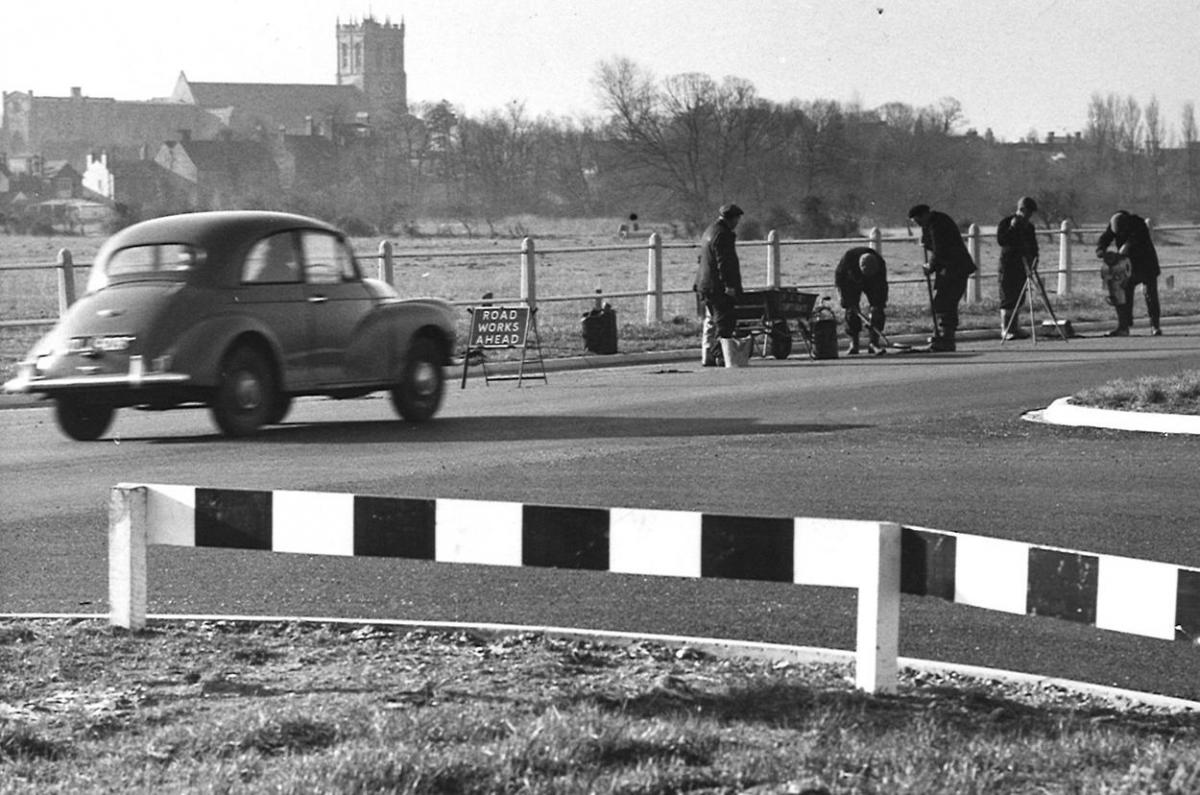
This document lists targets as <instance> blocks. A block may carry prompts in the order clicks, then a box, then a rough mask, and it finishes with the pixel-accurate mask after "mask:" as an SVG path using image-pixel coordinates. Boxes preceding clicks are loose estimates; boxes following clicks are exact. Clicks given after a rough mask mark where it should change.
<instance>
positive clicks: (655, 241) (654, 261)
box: [646, 232, 663, 323]
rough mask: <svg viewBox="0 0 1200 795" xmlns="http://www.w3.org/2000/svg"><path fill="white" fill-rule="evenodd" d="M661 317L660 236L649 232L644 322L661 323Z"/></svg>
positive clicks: (661, 269)
mask: <svg viewBox="0 0 1200 795" xmlns="http://www.w3.org/2000/svg"><path fill="white" fill-rule="evenodd" d="M662 319H663V267H662V237H661V236H660V235H659V234H658V232H651V233H650V243H649V254H648V255H647V263H646V322H647V323H661V322H662Z"/></svg>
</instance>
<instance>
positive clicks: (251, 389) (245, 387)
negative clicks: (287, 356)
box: [209, 347, 279, 436]
mask: <svg viewBox="0 0 1200 795" xmlns="http://www.w3.org/2000/svg"><path fill="white" fill-rule="evenodd" d="M278 401H279V395H278V388H277V387H276V385H275V374H274V372H273V371H272V370H271V364H270V362H269V361H267V358H266V357H265V356H263V354H261V353H260V352H259V351H257V350H255V349H254V348H251V347H241V348H235V349H234V350H233V352H231V353H230V354H229V355H228V356H226V357H225V360H224V362H222V364H221V378H220V383H219V384H218V385H217V392H216V394H215V395H214V396H213V400H212V403H211V404H210V406H209V408H210V409H211V411H212V416H213V421H214V422H215V423H216V424H217V427H218V428H220V429H221V431H222V432H223V433H224V434H225V435H226V436H249V435H250V434H252V433H254V432H255V431H257V430H258V429H259V428H261V427H262V426H263V425H265V424H267V422H268V421H269V420H270V419H271V417H273V416H275V414H276V412H277V410H278V409H277V407H278Z"/></svg>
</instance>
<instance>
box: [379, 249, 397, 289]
mask: <svg viewBox="0 0 1200 795" xmlns="http://www.w3.org/2000/svg"><path fill="white" fill-rule="evenodd" d="M395 276H396V267H395V264H394V260H393V258H392V241H390V240H381V241H380V242H379V280H380V281H384V282H387V283H388V284H390V285H392V286H393V287H395V286H396V284H395V281H394V278H395Z"/></svg>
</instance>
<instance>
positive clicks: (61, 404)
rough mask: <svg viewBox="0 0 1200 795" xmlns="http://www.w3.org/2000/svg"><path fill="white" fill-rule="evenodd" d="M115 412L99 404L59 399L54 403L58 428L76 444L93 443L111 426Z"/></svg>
mask: <svg viewBox="0 0 1200 795" xmlns="http://www.w3.org/2000/svg"><path fill="white" fill-rule="evenodd" d="M116 413H117V410H116V409H115V408H113V407H112V406H106V405H104V404H101V403H87V402H84V401H80V400H74V399H71V398H59V399H58V400H56V401H55V403H54V417H55V419H56V420H58V427H59V428H61V429H62V432H63V433H65V434H66V435H67V436H70V437H71V438H72V439H74V440H75V441H77V442H94V441H96V440H97V439H99V438H100V437H101V436H103V435H104V432H105V431H107V430H108V426H110V425H112V420H113V415H115V414H116Z"/></svg>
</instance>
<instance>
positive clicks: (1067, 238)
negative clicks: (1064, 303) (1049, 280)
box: [1058, 219, 1072, 296]
mask: <svg viewBox="0 0 1200 795" xmlns="http://www.w3.org/2000/svg"><path fill="white" fill-rule="evenodd" d="M1071 227H1072V224H1071V222H1070V221H1069V220H1067V219H1064V220H1063V222H1062V224H1061V225H1060V226H1059V229H1060V230H1061V231H1062V235H1061V236H1060V237H1059V238H1058V294H1059V295H1060V296H1063V295H1068V294H1069V293H1070V292H1071V231H1072V230H1071Z"/></svg>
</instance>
